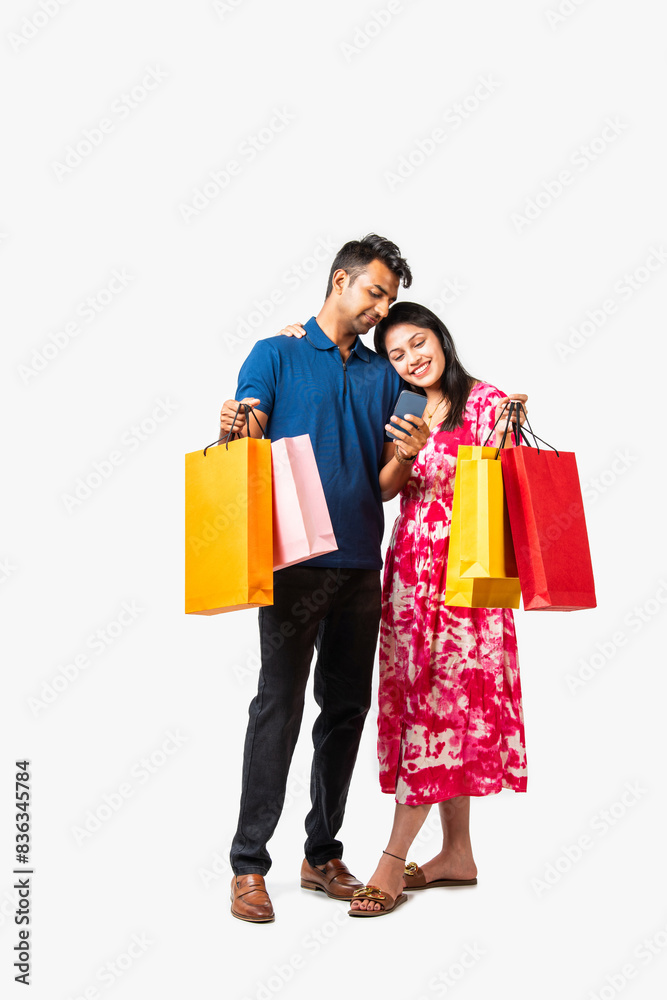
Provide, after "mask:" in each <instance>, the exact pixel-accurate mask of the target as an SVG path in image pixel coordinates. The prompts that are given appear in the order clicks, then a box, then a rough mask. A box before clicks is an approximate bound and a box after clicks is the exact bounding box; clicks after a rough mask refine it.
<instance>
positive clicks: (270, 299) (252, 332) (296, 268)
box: [222, 236, 338, 352]
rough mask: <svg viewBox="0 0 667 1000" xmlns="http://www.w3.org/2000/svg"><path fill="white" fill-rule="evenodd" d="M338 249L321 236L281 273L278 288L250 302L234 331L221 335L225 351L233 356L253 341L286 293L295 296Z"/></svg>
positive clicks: (237, 320)
mask: <svg viewBox="0 0 667 1000" xmlns="http://www.w3.org/2000/svg"><path fill="white" fill-rule="evenodd" d="M337 249H338V242H337V241H336V240H334V238H333V237H332V236H320V237H319V238H318V240H317V241H316V243H315V245H314V246H311V247H310V248H309V251H308V253H306V254H305V255H304V256H303V257H302V258H301V260H299V261H297V262H296V263H295V264H292V265H291V267H288V268H286V269H285V270H284V271H283V273H282V275H281V277H280V284H278V285H276V286H275V288H272V289H271V291H270V292H268V293H267V294H266V295H265V296H263V297H262V298H257V299H253V302H252V306H251V307H250V309H249V310H248V311H247V312H244V313H243V314H242V315H240V316H237V317H236V320H234V321H233V331H230V332H225V333H223V334H222V341H223V343H224V345H225V347H226V348H228V350H229V351H231V352H233V351H235V350H236V348H237V347H239V346H240V345H242V344H245V343H246V341H248V340H249V339H250V338H251V337H256V336H257V333H258V331H259V330H260V329H261V327H262V326H263V325H264V323H265V322H266V320H267V319H268V318H269V317H270V316H272V315H273V313H274V312H275V310H276V309H277V308H278V307H279V306H282V305H283V304H284V303H285V302H286V301H287V292H286V291H285V289H289V291H290V292H295V291H296V290H297V289H298V288H300V286H301V285H302V284H303V283H304V281H307V280H308V279H309V278H310V277H312V275H313V274H315V272H316V271H318V270H320V269H321V267H322V265H323V264H325V265H328V264H329V262H330V260H331V258H332V257H333V255H334V254H335V252H336V250H337ZM275 332H276V333H277V332H278V331H277V330H276V331H275Z"/></svg>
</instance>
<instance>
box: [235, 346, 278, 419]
mask: <svg viewBox="0 0 667 1000" xmlns="http://www.w3.org/2000/svg"><path fill="white" fill-rule="evenodd" d="M277 381H278V376H277V359H276V356H275V353H274V351H272V350H271V348H270V346H269V343H268V341H266V340H260V341H258V342H257V343H256V344H255V346H254V347H253V349H252V351H251V352H250V354H249V355H248V357H247V358H246V359H245V361H244V362H243V364H242V365H241V370H240V372H239V380H238V385H237V387H236V396H235V398H236V399H245V398H246V397H251V398H254V399H259V401H260V402H259V405H258V407H257V409H258V410H261V411H262V413H266V414H267V415H270V413H271V411H272V410H273V404H274V401H275V398H276V384H277Z"/></svg>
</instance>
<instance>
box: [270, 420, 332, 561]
mask: <svg viewBox="0 0 667 1000" xmlns="http://www.w3.org/2000/svg"><path fill="white" fill-rule="evenodd" d="M271 459H272V466H273V568H274V570H277V569H284V568H285V567H286V566H293V565H294V564H295V563H300V562H305V561H306V560H307V559H314V558H315V556H322V555H324V554H325V553H326V552H335V551H336V549H337V548H338V544H337V542H336V538H335V536H334V532H333V527H332V525H331V518H330V517H329V509H328V507H327V501H326V498H325V496H324V490H323V489H322V480H321V479H320V474H319V472H318V469H317V462H316V461H315V454H314V452H313V446H312V444H311V441H310V437H309V435H308V434H301V435H300V436H299V437H293V438H279V439H278V440H277V441H272V442H271Z"/></svg>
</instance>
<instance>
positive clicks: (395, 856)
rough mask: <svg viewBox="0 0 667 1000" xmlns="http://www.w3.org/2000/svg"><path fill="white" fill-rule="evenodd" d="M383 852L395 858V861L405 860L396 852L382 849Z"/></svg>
mask: <svg viewBox="0 0 667 1000" xmlns="http://www.w3.org/2000/svg"><path fill="white" fill-rule="evenodd" d="M382 853H383V854H388V855H389V857H390V858H396V860H397V861H405V858H399V856H398V854H392V853H391V852H390V851H383V852H382Z"/></svg>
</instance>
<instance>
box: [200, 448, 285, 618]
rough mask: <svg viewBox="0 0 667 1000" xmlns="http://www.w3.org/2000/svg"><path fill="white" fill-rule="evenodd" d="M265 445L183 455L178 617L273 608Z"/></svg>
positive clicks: (267, 451) (268, 459) (268, 453)
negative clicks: (182, 566)
mask: <svg viewBox="0 0 667 1000" xmlns="http://www.w3.org/2000/svg"><path fill="white" fill-rule="evenodd" d="M272 516H273V512H272V501H271V442H270V441H269V440H267V439H266V438H264V439H259V438H251V437H244V438H239V439H238V440H236V441H229V442H228V443H226V444H224V445H218V446H217V447H215V448H206V449H205V450H203V451H193V452H190V454H188V455H186V456H185V612H186V614H197V615H217V614H219V613H220V612H223V611H236V610H238V609H240V608H255V607H259V606H262V605H267V604H273V531H272Z"/></svg>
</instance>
